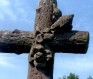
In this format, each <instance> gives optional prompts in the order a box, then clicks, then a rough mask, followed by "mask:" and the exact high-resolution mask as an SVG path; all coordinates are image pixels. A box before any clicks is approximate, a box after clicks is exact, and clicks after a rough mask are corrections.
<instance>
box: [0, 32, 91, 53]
mask: <svg viewBox="0 0 93 79" xmlns="http://www.w3.org/2000/svg"><path fill="white" fill-rule="evenodd" d="M33 42H34V36H33V32H29V31H20V30H14V31H0V52H6V53H16V54H21V53H29V51H30V48H31V45H32V43H33ZM88 42H89V33H88V32H84V31H70V32H66V33H64V34H62V33H58V34H55V37H54V39H53V40H51V41H50V42H49V46H50V47H51V48H53V50H54V51H55V52H64V53H65V52H72V53H73V52H74V53H86V51H87V48H88Z"/></svg>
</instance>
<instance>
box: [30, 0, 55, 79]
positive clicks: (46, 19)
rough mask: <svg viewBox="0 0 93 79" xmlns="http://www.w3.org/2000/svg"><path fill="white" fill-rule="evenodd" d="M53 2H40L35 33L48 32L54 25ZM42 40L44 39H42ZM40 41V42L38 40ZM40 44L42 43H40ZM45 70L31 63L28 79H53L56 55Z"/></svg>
mask: <svg viewBox="0 0 93 79" xmlns="http://www.w3.org/2000/svg"><path fill="white" fill-rule="evenodd" d="M52 13H53V1H52V0H40V2H39V6H38V8H37V9H36V18H35V33H36V32H40V33H43V32H47V31H48V29H49V28H50V26H51V25H52ZM41 40H42V39H41ZM37 41H38V40H37ZM39 42H40V41H39ZM52 56H53V57H52V58H51V60H50V61H48V62H47V63H46V66H45V67H43V68H36V67H35V66H33V65H32V64H31V63H29V68H28V79H53V63H54V55H52Z"/></svg>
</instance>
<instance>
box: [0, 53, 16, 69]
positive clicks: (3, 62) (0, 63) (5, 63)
mask: <svg viewBox="0 0 93 79" xmlns="http://www.w3.org/2000/svg"><path fill="white" fill-rule="evenodd" d="M10 60H13V57H7V56H6V55H2V54H0V67H10V68H14V67H16V65H15V64H13V63H11V62H9V61H10Z"/></svg>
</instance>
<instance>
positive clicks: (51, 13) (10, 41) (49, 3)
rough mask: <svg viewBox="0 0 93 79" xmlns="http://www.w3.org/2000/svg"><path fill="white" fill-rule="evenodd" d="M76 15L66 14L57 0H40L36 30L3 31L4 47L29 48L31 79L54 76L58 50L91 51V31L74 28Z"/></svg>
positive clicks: (0, 43) (11, 49)
mask: <svg viewBox="0 0 93 79" xmlns="http://www.w3.org/2000/svg"><path fill="white" fill-rule="evenodd" d="M73 17H74V15H73V14H72V15H67V16H62V12H61V11H60V10H59V9H58V7H57V1H56V0H40V2H39V5H38V8H37V9H36V18H35V30H34V32H33V33H31V32H26V31H20V30H14V31H13V32H10V31H0V51H2V52H7V53H9V52H15V53H17V54H21V53H24V52H29V51H30V53H29V56H28V61H29V68H28V79H53V63H54V54H55V52H63V53H67V52H69V53H76V54H78V53H81V54H84V53H86V52H87V48H88V42H89V33H88V32H84V31H81V32H80V31H72V20H73Z"/></svg>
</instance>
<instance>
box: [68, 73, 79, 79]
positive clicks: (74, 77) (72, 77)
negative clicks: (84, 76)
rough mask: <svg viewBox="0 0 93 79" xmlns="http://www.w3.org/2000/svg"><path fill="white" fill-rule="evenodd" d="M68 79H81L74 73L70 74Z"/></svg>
mask: <svg viewBox="0 0 93 79" xmlns="http://www.w3.org/2000/svg"><path fill="white" fill-rule="evenodd" d="M67 79H79V77H78V76H77V75H75V74H74V73H70V74H69V76H67Z"/></svg>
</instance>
